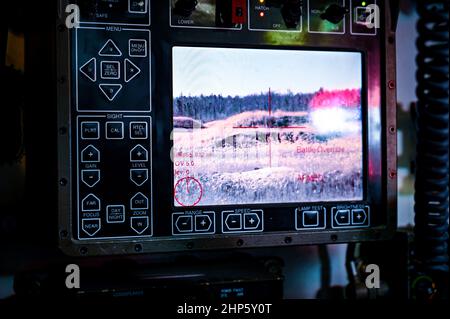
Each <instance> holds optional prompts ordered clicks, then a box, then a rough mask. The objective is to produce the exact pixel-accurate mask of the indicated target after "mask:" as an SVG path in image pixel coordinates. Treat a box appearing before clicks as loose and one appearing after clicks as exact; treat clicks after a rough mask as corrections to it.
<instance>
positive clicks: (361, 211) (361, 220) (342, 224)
mask: <svg viewBox="0 0 450 319" xmlns="http://www.w3.org/2000/svg"><path fill="white" fill-rule="evenodd" d="M331 219H332V220H331V226H332V228H359V227H369V226H370V207H369V206H358V205H355V206H338V207H333V208H332V209H331Z"/></svg>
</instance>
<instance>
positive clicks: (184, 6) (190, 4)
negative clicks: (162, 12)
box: [173, 0, 198, 18]
mask: <svg viewBox="0 0 450 319" xmlns="http://www.w3.org/2000/svg"><path fill="white" fill-rule="evenodd" d="M197 3H198V1H197V0H178V1H177V2H176V3H175V7H174V8H173V13H174V14H176V15H179V16H182V17H185V18H187V17H189V16H190V15H191V14H192V12H193V11H194V10H195V8H196V7H197Z"/></svg>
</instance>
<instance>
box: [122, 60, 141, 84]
mask: <svg viewBox="0 0 450 319" xmlns="http://www.w3.org/2000/svg"><path fill="white" fill-rule="evenodd" d="M139 73H141V69H139V68H138V67H137V66H136V64H134V63H133V62H131V61H130V60H129V59H125V82H127V83H128V82H130V81H131V80H133V79H134V78H135V77H136V76H137V75H138V74H139Z"/></svg>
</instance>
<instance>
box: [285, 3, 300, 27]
mask: <svg viewBox="0 0 450 319" xmlns="http://www.w3.org/2000/svg"><path fill="white" fill-rule="evenodd" d="M281 15H282V17H283V20H284V23H285V24H286V27H288V28H290V29H295V28H297V26H298V24H299V22H300V16H301V15H302V0H287V1H286V2H285V3H284V5H283V7H282V8H281Z"/></svg>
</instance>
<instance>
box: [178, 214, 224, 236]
mask: <svg viewBox="0 0 450 319" xmlns="http://www.w3.org/2000/svg"><path fill="white" fill-rule="evenodd" d="M215 216H216V215H215V212H212V211H206V212H203V211H196V212H187V213H184V212H183V213H173V214H172V234H173V235H186V234H189V235H201V234H214V233H215V232H216V231H215V221H216V217H215Z"/></svg>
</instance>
